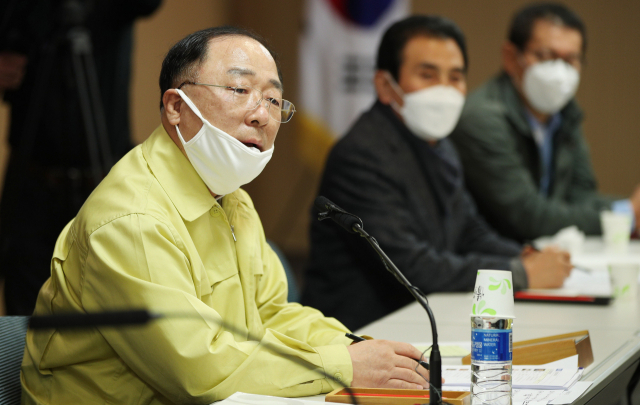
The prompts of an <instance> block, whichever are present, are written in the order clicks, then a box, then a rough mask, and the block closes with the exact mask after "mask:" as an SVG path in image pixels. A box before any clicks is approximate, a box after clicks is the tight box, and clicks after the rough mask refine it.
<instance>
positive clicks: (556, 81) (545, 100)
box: [522, 59, 580, 114]
mask: <svg viewBox="0 0 640 405" xmlns="http://www.w3.org/2000/svg"><path fill="white" fill-rule="evenodd" d="M579 83H580V73H578V70H577V69H576V68H574V67H573V66H571V65H570V64H568V63H567V62H565V61H563V60H562V59H556V60H548V61H545V62H539V63H536V64H534V65H531V66H529V67H528V68H527V69H526V70H525V72H524V77H523V82H522V91H523V92H524V95H525V97H526V98H527V101H529V103H530V104H531V106H532V107H533V108H535V109H536V110H537V111H539V112H541V113H543V114H555V113H557V112H558V111H560V110H561V109H562V108H563V107H564V106H565V105H567V103H568V102H569V100H571V99H572V98H573V96H574V95H575V94H576V91H577V90H578V84H579Z"/></svg>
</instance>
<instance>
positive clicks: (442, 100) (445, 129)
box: [385, 72, 464, 141]
mask: <svg viewBox="0 0 640 405" xmlns="http://www.w3.org/2000/svg"><path fill="white" fill-rule="evenodd" d="M385 73H386V75H387V80H389V83H390V84H391V86H392V87H393V88H394V90H395V91H396V93H398V95H399V96H400V97H402V101H403V103H404V104H403V106H402V107H400V106H398V104H397V103H396V102H395V101H392V102H391V106H392V107H393V109H394V110H396V112H397V113H398V114H400V115H401V116H402V118H403V119H404V123H405V125H406V126H407V128H409V129H410V130H411V132H412V133H413V134H414V135H416V136H417V137H418V138H421V139H424V140H426V141H438V140H440V139H443V138H445V137H447V136H448V135H449V134H450V133H451V132H452V131H453V129H454V128H455V126H456V124H457V123H458V119H460V114H461V113H462V107H464V94H462V92H460V91H459V90H458V89H456V88H455V87H452V86H443V85H438V86H431V87H427V88H426V89H422V90H418V91H413V92H411V93H408V94H404V92H403V91H402V89H401V88H400V86H398V84H397V83H396V81H395V80H394V78H393V77H392V76H391V74H390V73H389V72H385Z"/></svg>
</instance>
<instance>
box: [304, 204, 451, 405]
mask: <svg viewBox="0 0 640 405" xmlns="http://www.w3.org/2000/svg"><path fill="white" fill-rule="evenodd" d="M313 205H314V206H315V208H316V209H317V210H318V211H320V214H319V215H318V220H319V221H322V220H324V219H327V218H331V219H332V220H333V221H334V222H336V223H337V224H338V225H340V226H341V227H342V228H344V229H345V230H346V231H347V232H350V233H357V234H359V235H360V236H361V237H363V238H365V239H366V241H367V242H369V245H371V247H372V248H373V250H375V251H376V253H377V254H378V256H380V260H382V263H383V264H384V267H385V268H386V269H387V271H389V273H391V274H393V276H394V277H395V278H396V279H397V280H398V281H399V282H400V284H402V285H403V286H405V288H407V290H409V292H410V293H411V295H413V297H414V298H415V299H416V301H418V303H419V304H420V305H421V306H422V307H423V308H424V309H425V311H427V315H428V316H429V321H430V323H431V334H432V338H433V346H432V347H431V355H430V356H429V363H430V367H429V375H430V378H429V381H430V382H429V385H430V386H431V390H430V391H431V392H430V395H429V403H430V404H439V405H440V404H442V403H443V402H442V357H441V355H440V347H439V346H438V330H437V329H436V318H435V316H434V315H433V312H432V311H431V307H429V301H428V300H427V297H426V296H425V294H424V293H423V292H422V291H420V289H419V288H418V287H416V286H414V285H412V284H411V282H410V281H409V280H408V279H407V278H406V277H405V276H404V274H402V272H401V271H400V269H398V267H396V265H395V264H394V263H393V262H392V261H391V259H390V258H389V256H387V254H386V253H385V252H384V251H383V250H382V248H381V247H380V245H378V241H376V240H375V238H373V237H372V236H371V235H369V234H368V233H367V232H366V231H365V230H364V226H363V224H362V220H361V219H360V218H358V217H357V216H355V215H353V214H350V213H348V212H347V211H345V210H343V209H342V208H340V207H338V206H337V205H335V204H334V203H332V202H331V201H330V200H329V199H328V198H326V197H323V196H319V197H317V198H316V200H315V202H314V204H313Z"/></svg>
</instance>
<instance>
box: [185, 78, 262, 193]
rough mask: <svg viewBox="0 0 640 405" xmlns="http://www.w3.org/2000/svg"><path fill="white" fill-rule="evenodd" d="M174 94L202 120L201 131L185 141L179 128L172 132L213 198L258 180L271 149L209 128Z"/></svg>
mask: <svg viewBox="0 0 640 405" xmlns="http://www.w3.org/2000/svg"><path fill="white" fill-rule="evenodd" d="M177 90H178V94H180V97H182V99H183V100H184V102H185V103H187V105H188V106H189V108H191V110H192V111H193V113H194V114H195V115H197V116H198V118H200V119H201V120H202V128H201V129H200V131H198V133H197V134H196V135H195V136H194V137H193V138H192V139H191V140H189V142H185V140H184V138H183V137H182V134H181V133H180V128H178V126H177V125H176V131H177V132H178V136H179V137H180V141H181V142H182V146H183V147H184V150H185V152H186V153H187V156H188V157H189V161H190V162H191V165H192V166H193V168H194V169H196V172H198V174H199V175H200V178H201V179H202V181H204V183H205V184H206V185H207V187H208V188H209V190H211V191H212V192H213V193H215V194H217V195H225V194H229V193H232V192H234V191H236V190H237V189H239V188H240V187H241V186H243V185H245V184H247V183H250V182H251V181H252V180H253V179H255V178H256V177H258V175H259V174H260V173H261V172H262V170H263V169H264V167H265V166H266V165H267V163H269V160H270V159H271V156H272V155H273V149H274V147H272V148H271V149H269V150H267V151H264V152H260V150H258V149H257V148H253V147H247V146H246V145H245V144H243V143H242V142H240V141H239V140H237V139H236V138H234V137H232V136H231V135H229V134H227V133H226V132H224V131H222V130H221V129H218V128H216V127H214V126H213V125H211V123H210V122H209V121H207V120H206V119H204V117H203V116H202V114H201V113H200V110H198V107H196V106H195V104H193V101H191V100H190V99H189V97H187V95H186V94H184V92H183V91H182V90H180V89H177Z"/></svg>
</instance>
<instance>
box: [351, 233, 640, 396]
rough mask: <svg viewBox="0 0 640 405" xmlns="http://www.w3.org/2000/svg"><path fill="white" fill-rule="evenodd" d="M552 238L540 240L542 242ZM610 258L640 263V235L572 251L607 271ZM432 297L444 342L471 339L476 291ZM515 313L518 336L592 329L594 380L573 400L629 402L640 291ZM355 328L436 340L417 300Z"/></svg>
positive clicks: (578, 261) (524, 306)
mask: <svg viewBox="0 0 640 405" xmlns="http://www.w3.org/2000/svg"><path fill="white" fill-rule="evenodd" d="M548 242H549V241H548V240H540V241H538V246H543V245H545V244H546V243H548ZM611 260H623V261H632V262H638V263H640V241H632V242H631V246H630V248H629V252H628V253H627V254H625V255H622V256H621V255H612V254H608V253H606V252H605V249H604V246H603V244H602V242H601V240H600V238H587V240H586V241H585V243H584V246H583V249H582V252H581V253H577V254H574V255H573V256H572V262H573V263H574V265H580V266H585V267H590V268H591V269H592V270H594V271H606V265H607V263H608V262H609V261H611ZM574 271H576V270H574ZM428 299H429V303H430V306H431V308H432V310H433V313H434V315H435V318H436V322H437V328H438V339H439V343H440V344H441V345H442V344H443V343H444V342H459V341H469V340H470V338H471V327H470V320H469V317H470V312H471V299H472V293H439V294H431V295H429V296H428ZM515 314H516V320H515V321H514V326H513V340H514V342H517V341H521V340H528V339H534V338H540V337H545V336H551V335H558V334H563V333H570V332H577V331H580V330H585V329H586V330H588V331H589V334H590V337H591V345H592V349H593V356H594V362H593V363H592V364H591V365H590V366H588V367H587V368H586V369H585V370H584V374H583V376H582V378H581V380H582V381H591V382H592V385H591V386H590V387H589V389H588V390H587V391H586V392H585V393H584V394H583V395H582V396H581V397H580V398H578V399H577V400H576V401H575V402H574V404H576V405H582V404H589V405H595V404H607V405H608V404H617V403H620V404H627V403H628V402H627V401H626V398H627V395H628V394H627V389H628V387H629V386H630V385H631V388H633V387H634V386H635V382H637V379H638V378H639V377H640V372H639V370H640V368H639V364H640V297H636V298H635V299H633V300H627V301H622V300H613V301H612V302H611V303H610V304H609V305H606V306H598V305H588V304H567V303H560V304H553V303H530V302H516V304H515ZM356 333H358V334H364V335H369V336H373V337H375V338H376V339H389V340H397V341H403V342H409V343H417V342H430V341H431V329H430V325H429V319H428V317H427V315H426V313H425V311H424V310H423V309H422V307H420V306H419V305H418V304H417V303H413V304H410V305H408V306H406V307H404V308H402V309H400V310H398V311H396V312H394V313H392V314H390V315H388V316H386V317H384V318H382V319H380V320H378V321H376V322H374V323H372V324H369V325H367V326H365V327H363V328H361V329H360V330H358V331H356ZM637 391H640V390H637ZM634 395H636V396H638V395H640V392H635V393H634ZM639 400H640V398H636V397H634V402H633V403H640V402H636V401H639Z"/></svg>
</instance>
